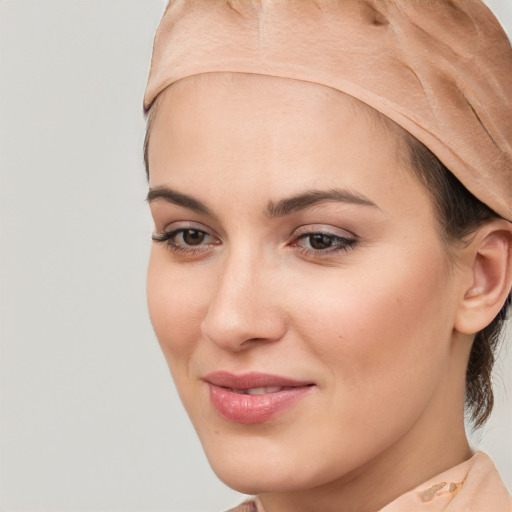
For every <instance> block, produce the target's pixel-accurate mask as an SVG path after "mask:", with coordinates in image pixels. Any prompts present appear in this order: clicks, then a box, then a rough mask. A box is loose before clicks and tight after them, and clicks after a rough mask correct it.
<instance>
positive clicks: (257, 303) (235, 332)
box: [201, 253, 286, 352]
mask: <svg viewBox="0 0 512 512" xmlns="http://www.w3.org/2000/svg"><path fill="white" fill-rule="evenodd" d="M221 266H222V268H221V270H220V271H219V274H218V276H217V279H216V281H215V284H214V287H215V289H214V290H213V291H212V295H211V301H210V305H209V308H208V310H207V313H206V315H205V317H204V318H203V321H202V323H201V331H202V334H203V336H205V338H207V339H208V340H210V341H211V342H212V343H214V344H215V345H217V346H218V347H219V348H222V349H224V350H228V351H232V352H240V351H242V350H246V349H247V348H249V347H251V346H254V344H256V343H262V342H272V341H278V340H279V339H281V338H282V337H283V335H284V333H285V332H286V321H285V316H284V314H283V310H282V309H281V308H280V307H279V306H280V305H279V299H278V297H279V293H277V292H278V290H277V289H276V284H277V283H276V272H272V270H271V269H270V268H269V265H266V264H265V262H264V260H263V259H262V258H260V257H258V256H256V255H255V254H253V255H250V254H247V253H245V254H238V255H236V254H233V255H231V256H229V257H228V258H226V260H225V261H224V262H223V263H222V264H221Z"/></svg>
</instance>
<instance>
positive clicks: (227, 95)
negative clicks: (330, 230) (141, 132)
mask: <svg viewBox="0 0 512 512" xmlns="http://www.w3.org/2000/svg"><path fill="white" fill-rule="evenodd" d="M153 108H156V110H155V111H154V112H153V113H152V122H151V134H150V138H149V144H148V149H149V155H148V156H149V158H148V163H149V171H150V185H151V186H152V187H155V186H162V185H172V186H176V184H178V183H179V185H180V186H183V187H189V188H190V189H193V190H195V191H196V192H198V193H200V194H201V193H202V192H201V190H202V189H204V188H205V187H208V188H209V189H210V190H216V189H219V192H225V191H226V190H227V188H229V189H230V190H231V192H232V193H233V194H237V195H240V194H241V193H242V190H243V189H244V187H245V189H246V190H247V189H248V188H252V190H253V191H258V192H259V193H260V194H261V195H262V200H263V196H265V200H268V199H274V198H276V199H278V198H279V197H281V196H282V195H283V194H284V193H285V192H289V193H298V192H300V191H301V190H300V189H304V188H313V189H318V188H319V187H322V188H325V187H331V188H332V187H339V186H344V187H346V188H359V189H360V191H361V192H363V193H364V194H365V195H368V193H373V192H376V193H378V192H379V189H385V190H390V189H393V190H395V191H397V190H398V189H399V188H400V187H403V186H405V188H406V189H407V190H405V189H404V190H402V193H410V192H411V190H409V188H410V187H411V186H412V185H415V186H417V185H418V184H417V182H416V181H415V180H414V179H413V178H412V174H411V173H410V172H407V171H404V167H406V164H405V163H404V162H405V160H406V158H404V157H403V155H404V154H406V152H407V150H406V148H405V138H404V137H403V134H402V133H401V128H399V127H397V126H396V125H394V123H392V122H391V121H386V119H385V118H384V117H383V116H382V115H380V114H378V113H377V112H375V111H374V110H373V109H371V108H370V107H368V106H366V105H364V104H362V103H361V102H359V101H358V100H356V99H354V98H352V97H350V96H348V95H345V94H343V93H340V92H338V91H335V90H333V89H330V88H328V87H325V86H321V85H318V84H312V83H309V82H300V81H296V80H290V79H283V78H277V77H268V76H260V75H249V74H241V73H233V74H228V73H210V74H203V75H197V76H192V77H188V78H186V79H183V80H180V81H178V82H176V83H175V84H173V85H172V86H171V87H169V88H168V89H166V90H165V91H164V92H163V93H162V95H161V96H160V97H159V99H158V101H157V103H156V104H155V105H154V107H153ZM227 185H229V187H227ZM421 192H422V193H423V192H424V191H421ZM416 193H417V191H416ZM253 195H254V194H253ZM268 196H274V197H268ZM276 196H277V197H276Z"/></svg>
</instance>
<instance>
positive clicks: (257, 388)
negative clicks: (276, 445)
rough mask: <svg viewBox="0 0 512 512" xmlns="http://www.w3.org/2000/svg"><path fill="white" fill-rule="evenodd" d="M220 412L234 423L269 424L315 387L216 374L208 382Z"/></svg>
mask: <svg viewBox="0 0 512 512" xmlns="http://www.w3.org/2000/svg"><path fill="white" fill-rule="evenodd" d="M204 380H205V382H206V383H207V384H208V388H209V397H210V402H211V404H212V405H213V407H214V409H215V410H216V412H217V413H218V414H219V415H220V416H221V417H222V418H224V419H225V420H227V421H230V422H233V423H242V424H246V425H249V424H258V423H265V422H267V421H269V420H271V419H272V418H274V417H276V416H277V415H279V414H280V413H282V412H284V411H285V410H286V409H288V408H289V407H291V406H292V405H293V404H295V403H296V402H297V401H298V400H300V399H301V398H303V397H305V396H306V395H307V394H308V393H309V391H310V390H311V389H312V387H313V386H314V384H312V383H308V382H299V381H294V380H291V379H288V378H285V377H279V376H275V375H266V374H259V373H248V374H244V375H238V376H237V375H233V374H229V373H226V372H215V373H212V374H209V375H207V376H206V377H205V378H204Z"/></svg>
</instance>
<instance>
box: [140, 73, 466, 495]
mask: <svg viewBox="0 0 512 512" xmlns="http://www.w3.org/2000/svg"><path fill="white" fill-rule="evenodd" d="M405 151H406V150H405V148H404V147H403V143H402V142H401V139H400V137H399V136H398V135H397V134H396V133H395V132H394V131H393V130H390V129H389V128H388V127H386V126H385V123H382V122H381V121H379V120H378V119H376V118H374V117H373V116H372V115H370V114H369V113H368V110H367V109H363V108H362V107H360V106H359V104H358V103H357V102H356V101H355V100H353V99H351V98H350V97H348V96H345V95H342V94H341V93H337V92H335V91H331V90H330V89H327V88H324V87H321V86H318V85H313V84H309V83H305V82H298V81H293V80H285V79H280V78H270V77H255V76H251V75H241V74H240V75H236V74H234V75H220V74H210V75H199V76H197V77H191V78H187V79H185V80H182V81H180V82H177V83H176V84H174V85H173V86H172V87H171V88H169V89H168V90H167V91H165V93H163V96H162V98H161V103H160V105H159V108H158V113H157V115H156V117H155V119H154V123H153V127H152V132H151V140H150V145H149V168H150V187H151V190H152V192H150V196H149V199H150V206H151V212H152V215H153V218H154V223H155V238H157V239H158V240H157V241H154V242H153V246H152V251H151V258H150V263H149V271H148V303H149V310H150V315H151V320H152V323H153V326H154V329H155V332H156V335H157V337H158V340H159V342H160V345H161V347H162V350H163V352H164V354H165V357H166V359H167V362H168V364H169V367H170V370H171V372H172V375H173V377H174V380H175V383H176V386H177V388H178V391H179V393H180V396H181V398H182V400H183V403H184V405H185V407H186V409H187V411H188V414H189V415H190V418H191V420H192V422H193V424H194V427H195V428H196V430H197V433H198V435H199V437H200V439H201V442H202V444H203V447H204V449H205V451H206V454H207V456H208V459H209V461H210V463H211V464H212V466H213V468H214V470H215V471H216V472H217V474H218V475H219V477H220V478H221V479H223V480H224V481H225V482H226V483H227V484H228V485H230V486H232V487H234V488H236V489H238V490H240V491H242V492H246V493H259V492H262V491H279V490H290V489H304V488H308V487H314V486H319V485H322V484H326V483H328V482H334V481H336V480H339V479H343V478H349V477H350V475H351V474H354V473H355V472H357V471H361V470H362V469H361V468H364V467H366V466H368V465H371V464H372V462H375V461H377V460H379V458H382V457H385V456H387V454H394V455H395V457H396V458H399V455H398V454H402V455H401V456H404V455H405V454H406V453H408V450H410V449H411V446H416V445H418V443H421V442H427V443H428V436H429V435H430V434H429V432H430V433H432V432H436V429H437V428H438V425H437V423H436V422H438V421H440V419H439V418H440V417H442V415H443V414H444V417H446V414H445V411H444V409H443V408H450V407H452V406H453V407H455V405H454V404H456V403H457V401H456V400H455V398H453V396H454V393H456V394H457V400H462V395H463V392H464V390H463V379H464V377H463V375H464V364H462V363H460V364H459V363H456V362H454V361H455V359H454V357H453V354H454V351H455V349H454V347H453V340H452V333H453V325H454V317H455V314H456V304H457V297H458V296H459V295H460V286H459V285H458V279H459V278H458V277H457V276H458V274H457V270H456V268H455V267H452V266H450V265H449V264H448V261H447V257H446V253H445V250H444V249H443V246H442V244H441V241H440V239H439V235H438V232H437V231H436V225H435V222H434V216H433V211H432V205H431V201H430V199H429V196H428V195H427V192H426V191H425V190H424V188H423V187H422V186H421V185H420V184H419V183H417V181H416V180H415V179H414V178H413V177H412V174H411V173H410V172H409V171H408V170H406V169H405V166H406V164H405V160H406V159H405V158H404V157H401V156H400V155H401V154H403V153H404V152H405ZM457 361H458V359H457ZM461 381H462V384H461ZM456 408H457V411H459V409H460V408H461V407H459V406H457V407H456ZM425 435H426V436H427V437H422V436H425ZM415 443H416V444H415Z"/></svg>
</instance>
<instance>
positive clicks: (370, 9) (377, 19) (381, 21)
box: [364, 2, 389, 27]
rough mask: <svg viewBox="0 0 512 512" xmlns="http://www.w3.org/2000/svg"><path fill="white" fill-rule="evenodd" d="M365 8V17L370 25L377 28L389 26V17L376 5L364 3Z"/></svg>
mask: <svg viewBox="0 0 512 512" xmlns="http://www.w3.org/2000/svg"><path fill="white" fill-rule="evenodd" d="M364 7H365V13H364V14H365V16H366V18H367V20H368V22H369V23H370V25H374V26H376V27H383V26H386V25H389V20H388V19H387V17H386V16H385V15H384V14H382V13H381V12H380V11H378V10H377V9H376V8H375V6H374V5H372V4H371V3H369V2H364Z"/></svg>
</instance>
